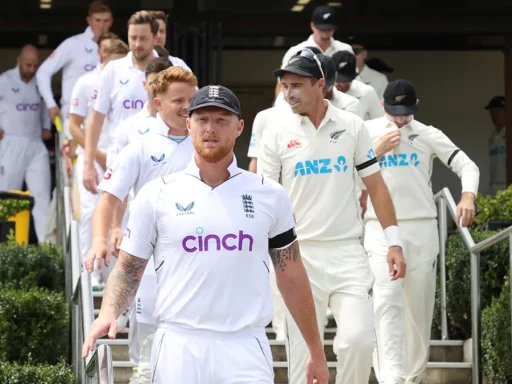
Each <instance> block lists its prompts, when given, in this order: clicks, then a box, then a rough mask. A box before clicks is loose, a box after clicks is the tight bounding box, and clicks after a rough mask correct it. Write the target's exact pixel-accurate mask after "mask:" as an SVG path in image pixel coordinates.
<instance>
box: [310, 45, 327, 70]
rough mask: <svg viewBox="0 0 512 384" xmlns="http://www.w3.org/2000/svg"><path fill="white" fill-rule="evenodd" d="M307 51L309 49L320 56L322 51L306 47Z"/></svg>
mask: <svg viewBox="0 0 512 384" xmlns="http://www.w3.org/2000/svg"><path fill="white" fill-rule="evenodd" d="M306 49H309V50H310V51H312V52H313V53H314V54H315V55H318V54H321V53H322V51H321V50H320V49H319V48H317V47H306ZM322 69H323V68H322Z"/></svg>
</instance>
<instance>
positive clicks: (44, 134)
mask: <svg viewBox="0 0 512 384" xmlns="http://www.w3.org/2000/svg"><path fill="white" fill-rule="evenodd" d="M41 136H42V138H43V140H44V141H47V140H51V138H52V137H53V133H52V131H50V130H48V129H43V130H42V133H41Z"/></svg>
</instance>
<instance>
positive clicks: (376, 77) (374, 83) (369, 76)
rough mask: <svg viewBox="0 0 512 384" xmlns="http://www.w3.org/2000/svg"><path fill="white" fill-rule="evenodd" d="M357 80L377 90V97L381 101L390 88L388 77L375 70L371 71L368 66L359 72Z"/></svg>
mask: <svg viewBox="0 0 512 384" xmlns="http://www.w3.org/2000/svg"><path fill="white" fill-rule="evenodd" d="M356 80H359V81H360V82H361V83H364V84H366V85H369V86H370V87H372V88H373V89H374V90H375V92H377V95H378V96H379V99H381V100H382V98H383V97H384V91H385V90H386V87H387V86H388V83H389V81H388V78H387V77H386V75H384V74H383V73H380V72H379V71H376V70H375V69H371V68H370V67H369V66H367V65H365V66H364V67H363V69H362V70H361V71H360V72H359V75H357V77H356Z"/></svg>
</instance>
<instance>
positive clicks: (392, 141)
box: [375, 128, 400, 156]
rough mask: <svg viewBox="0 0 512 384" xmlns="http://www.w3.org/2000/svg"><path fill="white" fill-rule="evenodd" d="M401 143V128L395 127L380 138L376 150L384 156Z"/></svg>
mask: <svg viewBox="0 0 512 384" xmlns="http://www.w3.org/2000/svg"><path fill="white" fill-rule="evenodd" d="M399 144H400V130H399V129H398V128H397V129H393V130H391V131H390V132H388V133H386V134H385V135H384V136H382V137H381V138H380V140H379V141H378V142H377V143H376V144H375V152H377V155H380V156H382V155H384V154H386V153H388V152H389V151H392V150H393V149H395V148H396V147H397V146H398V145H399Z"/></svg>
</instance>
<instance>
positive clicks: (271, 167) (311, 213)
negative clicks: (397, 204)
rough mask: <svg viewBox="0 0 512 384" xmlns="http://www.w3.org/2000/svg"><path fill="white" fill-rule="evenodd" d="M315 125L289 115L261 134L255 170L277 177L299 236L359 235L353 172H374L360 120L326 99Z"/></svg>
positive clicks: (332, 238) (367, 137) (375, 166)
mask: <svg viewBox="0 0 512 384" xmlns="http://www.w3.org/2000/svg"><path fill="white" fill-rule="evenodd" d="M326 103H327V105H328V108H327V113H326V114H325V117H324V119H323V121H322V122H321V124H320V126H319V127H318V129H315V127H314V126H313V124H312V123H311V121H310V120H309V118H307V117H303V116H301V115H296V114H293V116H292V118H291V119H289V120H287V121H286V122H285V123H283V122H282V120H279V121H278V122H277V124H273V125H271V126H269V127H268V128H267V129H266V130H265V132H264V133H263V137H262V141H261V145H260V148H259V149H260V153H259V157H258V165H257V167H258V172H260V173H262V174H263V175H264V176H265V177H268V178H270V179H272V180H275V181H277V180H281V184H282V185H283V186H284V188H285V189H286V190H287V191H288V193H289V195H290V198H291V200H292V203H293V206H294V209H295V216H296V218H297V235H298V238H299V240H311V241H340V240H348V239H357V238H360V237H361V236H362V234H363V228H362V225H361V220H360V216H359V215H358V208H357V207H358V200H357V198H356V194H355V183H354V177H355V170H356V169H357V173H358V175H359V176H361V177H366V176H369V175H372V174H374V173H376V172H379V164H378V163H377V159H376V158H375V152H374V150H373V147H372V142H371V139H370V135H369V134H368V131H367V129H366V128H365V126H364V121H363V120H362V119H361V118H359V117H358V116H355V115H354V114H352V113H348V112H345V111H342V110H340V109H338V108H335V107H333V106H332V104H331V103H329V102H328V101H326Z"/></svg>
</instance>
